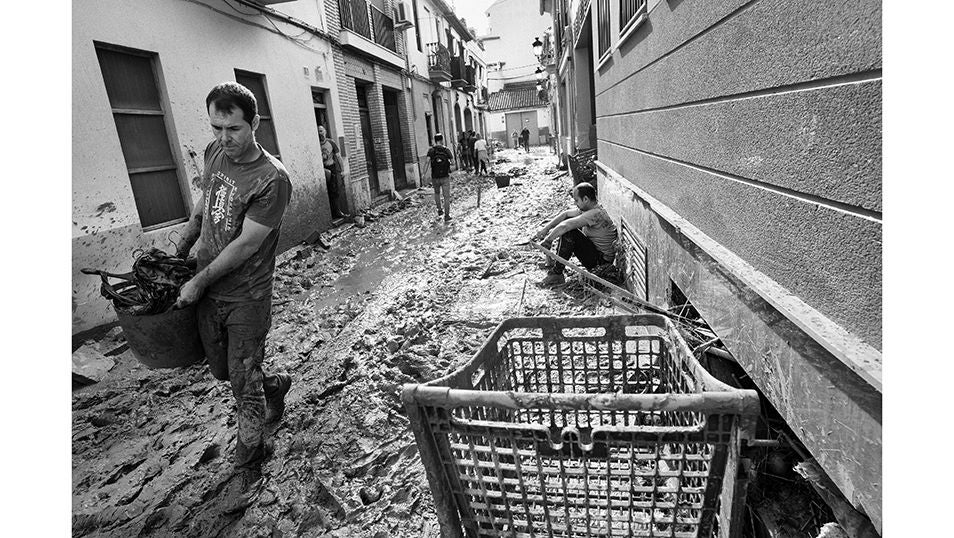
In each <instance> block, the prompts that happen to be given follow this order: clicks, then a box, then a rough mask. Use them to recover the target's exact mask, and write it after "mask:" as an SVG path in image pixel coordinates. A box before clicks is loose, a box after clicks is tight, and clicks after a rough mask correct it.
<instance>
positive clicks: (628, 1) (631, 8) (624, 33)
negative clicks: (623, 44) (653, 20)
mask: <svg viewBox="0 0 954 538" xmlns="http://www.w3.org/2000/svg"><path fill="white" fill-rule="evenodd" d="M645 14H646V0H620V2H619V35H620V41H622V40H623V39H626V38H627V37H629V34H630V33H631V32H632V30H634V29H635V28H636V27H637V26H639V23H640V22H642V20H643V18H644V15H645Z"/></svg>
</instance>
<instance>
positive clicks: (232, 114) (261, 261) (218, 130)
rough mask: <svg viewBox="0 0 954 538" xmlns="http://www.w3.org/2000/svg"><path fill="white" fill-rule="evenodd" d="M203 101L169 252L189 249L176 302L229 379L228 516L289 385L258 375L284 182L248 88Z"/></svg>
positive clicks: (254, 482) (242, 499)
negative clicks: (201, 136)
mask: <svg viewBox="0 0 954 538" xmlns="http://www.w3.org/2000/svg"><path fill="white" fill-rule="evenodd" d="M205 104H206V109H207V110H208V113H209V121H210V123H211V125H212V132H213V134H214V135H215V140H213V141H212V142H210V143H209V145H208V146H207V147H206V149H205V172H204V174H203V179H204V183H203V184H204V185H205V189H204V192H203V194H202V196H201V197H200V198H199V201H198V203H196V205H195V207H194V208H193V211H192V216H191V219H190V221H189V224H188V225H187V226H186V228H185V230H184V231H183V243H182V246H181V247H180V249H179V252H178V255H179V256H180V257H183V258H184V257H185V256H187V255H188V253H189V250H190V249H191V248H192V245H197V247H196V257H197V258H198V272H197V273H196V275H195V277H193V278H192V279H191V280H189V281H188V282H186V283H185V285H183V286H182V289H181V290H180V291H179V298H178V300H177V301H176V306H177V307H183V306H186V305H190V304H193V303H198V305H197V315H198V320H199V336H200V337H201V339H202V346H203V348H204V349H205V353H206V361H207V362H208V364H209V370H210V371H211V372H212V375H213V376H214V377H215V378H216V379H220V380H223V381H225V380H228V381H229V382H230V383H231V385H232V394H233V396H234V397H235V402H236V407H237V410H238V417H237V418H238V420H237V423H238V435H237V436H236V441H235V445H236V446H235V457H234V461H235V473H234V474H233V475H232V476H231V477H230V478H229V480H228V482H227V483H226V484H225V486H224V488H223V490H222V491H223V492H224V494H225V501H224V504H225V505H224V507H223V511H224V512H237V511H240V510H243V509H245V508H246V507H248V505H249V504H251V503H252V501H253V500H254V499H255V497H256V495H257V494H258V493H259V492H260V491H261V489H262V486H263V480H262V463H263V461H264V460H265V426H266V424H267V423H277V422H278V421H279V420H280V419H281V416H282V414H283V413H284V410H285V394H287V393H288V389H289V387H290V386H291V377H289V376H288V375H287V374H265V373H264V372H263V371H262V361H263V360H264V358H265V338H266V336H267V335H268V330H269V328H270V327H271V321H272V316H271V299H272V273H273V271H274V269H275V250H276V248H277V246H278V233H279V228H280V226H281V223H282V217H283V216H284V213H285V208H286V207H287V206H288V201H289V199H290V198H291V191H292V187H291V182H290V181H289V179H288V172H287V171H286V170H285V167H284V166H283V165H282V163H281V162H280V161H278V159H276V158H275V157H273V156H272V155H270V154H269V153H268V152H267V151H265V150H264V149H263V148H262V146H260V145H259V144H258V143H257V142H256V141H255V130H256V129H257V128H258V125H259V116H258V105H257V103H256V101H255V96H254V95H252V92H251V91H249V90H248V88H246V87H244V86H242V85H240V84H238V83H235V82H223V83H222V84H219V85H217V86H216V87H214V88H212V91H211V92H209V95H208V97H206V100H205ZM196 241H198V243H196Z"/></svg>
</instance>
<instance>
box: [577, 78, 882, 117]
mask: <svg viewBox="0 0 954 538" xmlns="http://www.w3.org/2000/svg"><path fill="white" fill-rule="evenodd" d="M881 78H882V74H881V69H871V70H869V71H859V72H857V73H849V74H847V75H837V76H834V77H827V78H820V79H815V80H808V81H804V82H796V83H794V84H783V85H782V86H774V87H771V88H762V89H760V90H752V91H747V92H740V93H733V94H729V95H721V96H719V97H707V98H705V99H699V100H696V101H686V102H684V103H679V104H675V105H665V106H658V107H650V108H643V109H640V110H630V111H628V112H617V113H615V114H603V115H601V116H600V115H598V116H596V117H597V119H598V118H617V117H623V116H635V115H637V114H646V113H648V112H665V111H667V110H680V109H683V108H693V107H698V106H707V105H716V104H720V103H731V102H736V101H744V100H746V99H758V98H761V97H773V96H778V95H786V94H790V93H799V92H806V91H816V90H823V89H826V88H837V87H839V86H850V85H854V84H866V83H869V82H880V81H881Z"/></svg>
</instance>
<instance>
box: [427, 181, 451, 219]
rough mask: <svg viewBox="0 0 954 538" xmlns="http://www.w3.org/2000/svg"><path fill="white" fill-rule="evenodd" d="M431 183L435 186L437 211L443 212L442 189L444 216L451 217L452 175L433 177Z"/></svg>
mask: <svg viewBox="0 0 954 538" xmlns="http://www.w3.org/2000/svg"><path fill="white" fill-rule="evenodd" d="M431 184H432V185H433V187H434V202H435V203H436V204H437V211H438V212H441V191H443V192H444V209H443V213H444V217H445V218H447V217H450V177H435V178H431Z"/></svg>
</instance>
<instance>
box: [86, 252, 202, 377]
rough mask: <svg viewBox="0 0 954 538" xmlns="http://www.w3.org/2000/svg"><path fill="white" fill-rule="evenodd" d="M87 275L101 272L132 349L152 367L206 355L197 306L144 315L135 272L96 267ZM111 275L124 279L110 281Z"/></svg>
mask: <svg viewBox="0 0 954 538" xmlns="http://www.w3.org/2000/svg"><path fill="white" fill-rule="evenodd" d="M81 272H82V273H84V274H87V275H99V277H100V279H101V280H102V286H101V287H100V289H101V290H102V293H103V296H104V297H106V298H108V299H110V300H111V302H112V303H113V309H114V310H115V311H116V317H117V318H118V319H119V326H120V327H122V329H123V336H125V337H126V342H127V343H128V344H129V349H130V351H132V352H133V355H134V356H135V357H136V359H138V360H139V362H141V363H143V364H144V365H146V366H148V367H149V368H179V367H183V366H190V365H192V364H195V363H197V362H199V361H201V360H202V359H203V358H204V357H205V352H204V350H203V349H202V342H201V341H200V340H199V324H198V317H197V315H196V306H195V305H194V304H193V305H189V306H187V307H185V308H181V309H175V308H172V306H171V305H169V307H167V308H166V310H164V311H162V312H160V313H158V314H142V313H139V312H141V310H138V311H137V310H136V309H135V308H134V306H135V305H136V304H137V301H138V298H139V295H138V293H137V291H138V287H137V285H136V283H135V282H133V279H132V273H124V274H115V273H108V272H106V271H97V270H95V269H82V270H81ZM109 277H114V278H118V279H120V280H121V281H122V282H120V283H118V284H110V282H109V280H108V279H109Z"/></svg>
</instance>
